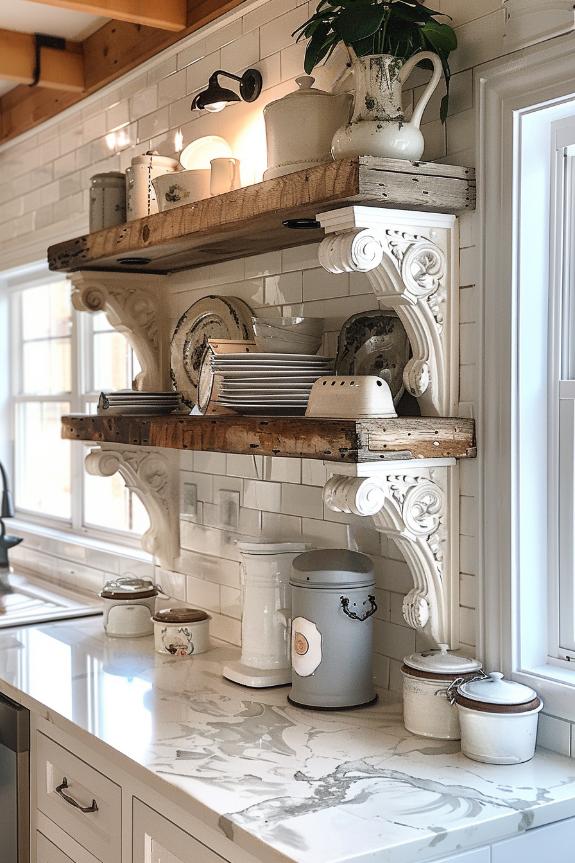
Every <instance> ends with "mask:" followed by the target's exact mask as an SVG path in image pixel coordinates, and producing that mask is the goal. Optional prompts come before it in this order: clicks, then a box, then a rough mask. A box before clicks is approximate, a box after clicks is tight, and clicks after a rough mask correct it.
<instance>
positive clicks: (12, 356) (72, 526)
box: [0, 262, 151, 560]
mask: <svg viewBox="0 0 575 863" xmlns="http://www.w3.org/2000/svg"><path fill="white" fill-rule="evenodd" d="M63 279H65V276H63V275H62V274H61V273H52V272H50V271H49V270H48V269H47V267H46V264H45V263H44V262H39V263H37V264H33V265H29V266H26V267H23V268H18V269H16V270H14V271H12V272H11V273H10V274H8V275H7V276H6V277H5V278H4V279H3V284H2V285H0V287H1V288H3V290H4V293H5V295H6V298H7V300H8V306H9V308H8V309H7V320H8V322H13V320H14V317H13V316H14V308H13V307H14V303H13V295H14V294H17V293H18V292H20V291H22V290H25V289H26V288H33V287H35V286H38V285H47V284H50V283H55V282H61V281H62V280H63ZM72 317H73V326H72V333H71V366H72V380H71V393H70V395H69V396H68V395H67V394H54V395H48V396H44V395H39V396H38V397H35V396H33V395H31V396H28V395H20V394H19V391H18V386H17V384H18V380H17V374H16V365H17V363H16V360H17V358H18V357H17V355H18V353H19V345H17V343H16V333H15V332H14V329H13V328H12V327H10V326H9V327H8V330H9V342H8V346H7V350H5V351H4V357H5V359H6V361H7V365H8V367H9V369H10V371H9V377H10V384H9V392H8V398H7V402H8V418H7V423H6V422H5V423H4V425H5V426H6V425H7V424H8V429H9V438H10V440H11V441H12V446H11V447H10V448H9V453H8V458H6V452H5V453H4V456H5V458H6V461H7V463H8V467H9V471H10V476H11V479H12V480H13V485H15V479H16V477H15V469H16V464H15V463H16V459H15V432H16V429H15V414H16V412H15V405H16V404H17V403H18V402H31V401H34V400H38V401H43V402H44V401H55V402H59V401H67V402H69V403H70V412H71V413H84V412H86V410H87V406H88V404H89V403H93V402H94V401H95V400H96V396H97V394H96V393H95V392H88V388H87V382H88V380H90V379H91V369H90V356H89V351H87V350H84V351H83V352H82V351H81V350H80V344H81V342H82V343H84V344H86V341H87V339H89V338H90V335H89V334H90V331H91V328H92V319H91V316H89V315H87V314H85V313H81V312H78V311H76V310H75V309H72ZM16 331H17V334H18V336H19V335H20V332H21V328H20V327H19V326H17V327H16ZM82 353H83V355H82ZM0 359H1V358H0ZM84 455H85V444H83V443H81V442H76V441H72V442H71V474H70V484H71V488H72V489H74V491H73V492H72V495H71V514H70V519H66V518H61V517H58V516H55V515H42V514H40V513H38V512H34V511H30V510H26V509H23V508H21V507H18V503H17V500H16V520H17V522H18V524H20V525H21V526H22V527H21V529H25V530H29V531H30V532H34V526H39V527H41V528H43V529H48V530H49V531H52V532H53V534H54V536H58V537H61V536H63V535H66V534H69V535H71V536H74V537H77V538H82V537H88V538H90V539H91V540H96V541H99V542H101V543H103V544H109V545H112V546H114V547H115V548H118V547H126V550H127V551H129V552H130V554H131V553H132V552H133V551H134V550H136V551H137V554H136V556H137V557H138V558H142V557H143V558H145V559H146V560H148V559H151V558H150V557H149V555H148V554H146V553H143V552H142V551H141V540H140V537H139V536H138V535H136V534H133V533H130V532H127V531H123V530H113V529H106V528H103V527H98V526H96V525H91V524H87V523H86V519H85V514H84V478H85V470H84Z"/></svg>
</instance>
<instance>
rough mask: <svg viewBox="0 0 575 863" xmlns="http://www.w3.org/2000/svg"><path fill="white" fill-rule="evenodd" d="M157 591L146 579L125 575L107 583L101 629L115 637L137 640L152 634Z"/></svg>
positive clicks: (102, 594) (104, 591)
mask: <svg viewBox="0 0 575 863" xmlns="http://www.w3.org/2000/svg"><path fill="white" fill-rule="evenodd" d="M158 593H159V591H158V588H157V587H156V586H155V585H154V584H152V582H151V581H150V580H149V579H148V578H133V577H131V576H125V577H122V578H115V579H112V580H111V581H107V582H106V584H105V585H104V587H103V589H102V591H101V592H100V597H101V598H102V599H103V600H104V630H105V632H106V635H110V636H113V637H115V638H137V637H140V636H144V635H151V634H152V633H153V631H154V624H153V622H152V615H153V613H154V611H155V609H156V597H157V595H158Z"/></svg>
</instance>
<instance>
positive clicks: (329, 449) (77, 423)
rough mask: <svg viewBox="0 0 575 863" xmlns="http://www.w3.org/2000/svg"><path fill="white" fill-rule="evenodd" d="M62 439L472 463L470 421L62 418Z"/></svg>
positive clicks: (353, 460)
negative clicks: (442, 459) (448, 459)
mask: <svg viewBox="0 0 575 863" xmlns="http://www.w3.org/2000/svg"><path fill="white" fill-rule="evenodd" d="M62 437H63V438H65V439H66V440H81V441H86V442H89V443H115V444H121V445H123V446H150V447H164V448H167V449H177V450H196V451H204V452H229V453H234V454H244V455H245V454H247V455H267V456H282V457H287V458H311V459H321V460H322V461H330V462H339V463H347V464H359V463H364V462H374V461H379V460H381V461H383V460H385V459H391V458H394V457H395V458H398V457H401V458H405V459H406V460H410V459H429V458H457V459H462V458H474V457H475V456H476V455H477V449H476V445H475V423H474V421H473V420H471V419H463V418H443V417H442V418H435V417H398V418H394V419H377V420H333V419H316V418H312V417H263V416H250V417H247V416H237V417H236V416H233V417H232V416H218V417H214V416H205V417H199V416H181V415H174V414H172V415H168V416H146V417H135V416H111V417H107V416H84V415H72V416H64V417H62Z"/></svg>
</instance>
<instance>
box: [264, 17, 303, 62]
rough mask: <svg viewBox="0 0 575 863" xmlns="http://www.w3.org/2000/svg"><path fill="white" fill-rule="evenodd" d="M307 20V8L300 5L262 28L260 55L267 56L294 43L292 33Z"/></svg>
mask: <svg viewBox="0 0 575 863" xmlns="http://www.w3.org/2000/svg"><path fill="white" fill-rule="evenodd" d="M306 20H307V8H306V7H305V6H299V7H297V8H296V9H292V11H291V12H287V13H286V14H285V15H280V17H279V18H275V19H274V20H273V21H270V22H268V23H267V24H264V25H263V26H262V27H261V28H260V56H261V57H267V56H269V54H275V53H276V51H281V49H282V48H287V47H288V45H292V44H293V36H292V33H293V32H294V30H296V29H297V28H298V27H299V26H300V24H303V23H304V22H305V21H306Z"/></svg>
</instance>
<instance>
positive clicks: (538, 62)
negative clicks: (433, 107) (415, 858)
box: [475, 37, 575, 720]
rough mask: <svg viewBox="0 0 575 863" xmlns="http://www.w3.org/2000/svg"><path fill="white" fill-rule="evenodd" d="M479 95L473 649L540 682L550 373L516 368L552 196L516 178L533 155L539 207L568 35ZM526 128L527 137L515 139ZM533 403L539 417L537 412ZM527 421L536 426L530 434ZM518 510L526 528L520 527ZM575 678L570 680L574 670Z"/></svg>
mask: <svg viewBox="0 0 575 863" xmlns="http://www.w3.org/2000/svg"><path fill="white" fill-rule="evenodd" d="M475 89H476V105H477V106H478V112H479V166H478V180H479V188H480V197H479V214H480V225H481V226H480V231H481V237H480V249H481V255H480V259H481V264H480V267H481V270H480V274H479V275H480V284H481V286H482V290H481V303H482V309H481V314H480V345H481V348H480V349H481V364H480V368H479V375H480V387H481V399H480V410H479V416H478V441H479V465H480V488H479V506H480V512H481V518H480V529H481V537H480V543H479V554H480V561H479V571H480V573H481V576H480V578H481V593H482V601H481V602H480V603H479V605H480V620H479V644H478V647H479V653H480V655H481V656H482V658H483V660H484V662H485V664H486V666H488V667H489V668H501V670H503V671H504V672H505V673H507V674H514V675H516V676H517V675H518V673H521V676H522V677H524V673H525V672H527V671H531V672H532V674H533V679H537V680H539V675H540V669H539V670H538V671H536V670H535V666H541V665H542V664H543V663H544V662H545V660H544V658H543V657H542V658H541V661H540V662H536V660H535V656H534V655H532V656H531V657H529V668H527V667H526V665H525V663H526V657H525V649H524V647H525V644H527V643H528V640H527V639H525V638H524V639H522V637H521V636H522V632H523V633H525V632H526V630H527V629H528V630H529V632H528V634H529V638H530V640H531V641H532V644H533V646H534V647H535V646H537V648H538V649H539V648H540V646H541V643H542V639H543V642H544V643H545V644H546V643H547V619H546V615H545V611H544V609H545V607H546V603H547V544H546V541H543V542H539V544H537V535H538V533H539V532H540V530H541V529H542V530H543V536H544V537H545V536H546V531H545V528H546V517H545V510H546V502H547V439H546V433H547V426H546V422H547V411H546V385H547V368H546V363H541V364H540V366H538V365H537V362H536V361H535V362H534V363H533V377H532V379H531V380H530V381H529V386H528V387H526V385H525V376H524V375H520V374H519V371H520V357H521V352H522V351H525V344H524V340H525V336H526V331H527V334H528V335H529V336H530V337H531V338H533V339H535V340H536V341H537V344H533V345H532V351H533V353H532V355H533V357H534V358H535V357H536V354H537V352H539V353H540V355H542V356H543V358H544V359H545V358H546V353H547V341H546V339H547V325H546V323H545V324H544V326H543V327H541V325H540V323H539V326H537V324H538V322H540V320H541V317H543V318H544V320H545V321H546V320H547V285H548V263H549V227H548V225H549V212H548V208H549V207H548V199H547V202H546V203H545V204H544V206H543V207H542V208H538V205H537V203H536V204H535V205H533V201H528V200H525V198H522V197H521V194H520V191H521V190H520V189H519V184H518V176H519V173H518V172H519V168H520V165H521V159H524V160H525V159H526V158H529V157H530V158H531V161H530V162H529V165H530V167H532V168H533V178H532V182H533V198H534V200H536V201H537V202H538V201H540V200H542V199H541V194H542V193H541V190H542V188H543V189H545V184H547V188H548V186H549V173H548V168H547V163H546V161H545V160H537V159H536V158H535V159H534V158H533V153H534V152H537V151H536V149H534V148H536V147H537V146H538V145H539V144H541V141H545V138H544V130H543V131H542V130H541V129H538V128H537V116H536V113H535V112H536V111H537V108H538V107H540V106H542V105H543V104H546V103H547V104H549V103H551V104H553V105H554V112H553V113H554V114H555V116H554V117H553V118H552V119H559V118H560V116H561V114H562V113H563V115H565V114H566V113H574V112H575V108H574V107H571V106H569V107H566V102H567V100H569V101H571V100H573V98H574V94H575V55H574V54H573V39H572V38H570V37H565V38H563V37H561V38H559V39H556V40H554V41H553V42H549V43H545V44H542V45H538V46H535V47H534V48H532V49H529V50H527V51H525V52H523V53H522V54H520V55H514V56H513V57H512V58H510V59H507V60H503V61H495V62H493V63H490V64H487V65H485V66H483V67H479V68H478V69H477V70H476V72H475ZM528 121H529V124H530V126H531V132H532V134H531V135H530V136H528V135H522V131H523V130H524V127H525V125H526V124H527V122H528ZM541 136H543V137H541ZM530 148H531V151H530ZM537 195H539V197H537ZM543 200H545V198H544V197H543ZM520 214H521V216H522V222H521V225H522V236H521V237H520V235H519V231H518V228H519V215H520ZM520 240H521V241H522V242H520ZM527 240H528V242H527ZM519 322H521V323H522V328H520V327H519V326H518V324H519ZM543 331H544V332H543ZM542 332H543V334H542ZM543 366H544V367H543ZM537 399H539V401H538V402H537ZM537 406H538V407H539V409H540V410H536V409H535V408H536V407H537ZM526 416H529V417H531V419H532V420H533V419H534V421H533V422H531V423H530V424H529V426H528V429H527V433H526V426H525V417H526ZM538 416H540V417H541V422H538V421H537V417H538ZM521 418H523V422H520V419H521ZM527 463H528V465H529V470H526V464H527ZM542 512H543V527H542V528H541V513H542ZM519 513H521V519H523V527H524V529H523V531H520V530H519V526H520V523H521V520H520V519H519V518H518V516H519ZM527 520H529V523H530V526H531V528H532V532H531V534H530V536H531V537H532V538H535V541H532V542H531V546H532V547H531V549H530V554H527V553H526V548H525V542H526V539H525V536H526V531H525V522H526V521H527ZM520 572H521V576H522V577H521V578H519V573H520ZM520 600H521V601H520ZM532 653H534V651H532ZM549 668H550V667H549ZM549 668H548V670H549ZM533 679H532V682H533ZM540 679H541V685H540V686H539V689H545V696H546V699H547V705H546V706H547V709H548V711H549V712H551V713H553V714H554V715H556V716H561V717H566V718H570V719H572V720H573V719H574V718H575V707H574V706H573V705H574V704H575V689H573V690H572V698H571V706H570V707H569V709H566V702H565V699H564V698H561V697H560V695H559V691H558V698H557V700H555V699H554V696H553V684H552V683H549V681H547V682H545V683H544V682H543V677H541V678H540ZM573 681H574V684H575V675H574V677H573ZM558 686H559V684H558ZM562 689H563V691H564V689H565V687H564V686H562Z"/></svg>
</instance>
